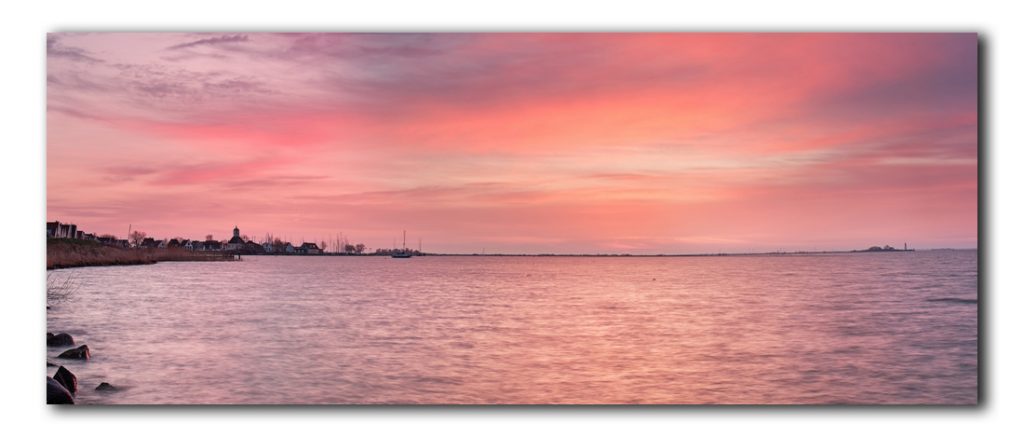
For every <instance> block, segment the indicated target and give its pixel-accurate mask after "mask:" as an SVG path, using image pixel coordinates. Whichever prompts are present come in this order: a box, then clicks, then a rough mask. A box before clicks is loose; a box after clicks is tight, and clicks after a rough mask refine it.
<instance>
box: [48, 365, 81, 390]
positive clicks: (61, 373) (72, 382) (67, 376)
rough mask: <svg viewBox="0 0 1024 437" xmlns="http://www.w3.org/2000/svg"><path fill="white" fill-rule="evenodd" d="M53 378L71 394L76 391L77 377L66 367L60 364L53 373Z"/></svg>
mask: <svg viewBox="0 0 1024 437" xmlns="http://www.w3.org/2000/svg"><path fill="white" fill-rule="evenodd" d="M53 379H54V380H55V381H57V382H59V383H60V385H63V386H64V388H66V389H67V390H68V392H70V393H71V394H72V395H73V394H75V393H77V392H78V377H76V376H75V374H74V373H71V371H70V370H68V368H67V367H64V366H60V368H59V369H57V373H54V374H53Z"/></svg>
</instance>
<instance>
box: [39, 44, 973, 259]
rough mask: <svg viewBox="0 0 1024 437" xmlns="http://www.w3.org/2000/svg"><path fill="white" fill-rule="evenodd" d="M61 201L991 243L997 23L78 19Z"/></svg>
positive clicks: (263, 214) (298, 236)
mask: <svg viewBox="0 0 1024 437" xmlns="http://www.w3.org/2000/svg"><path fill="white" fill-rule="evenodd" d="M46 47H47V84H48V85H47V104H48V108H47V132H46V133H47V219H48V220H60V221H67V222H71V223H76V224H78V225H79V228H80V229H83V230H85V231H86V232H96V233H113V234H116V235H118V236H120V237H122V238H124V237H126V234H127V230H128V226H129V224H131V226H132V228H133V229H139V230H143V231H145V232H147V233H149V234H150V235H153V236H156V237H186V238H202V237H203V236H205V235H206V234H213V235H214V237H215V238H218V239H226V238H229V237H230V232H231V228H232V227H233V226H235V225H238V227H239V228H241V231H242V233H243V234H247V235H249V236H250V237H253V238H254V239H257V240H259V239H262V237H263V236H264V235H265V234H266V233H268V232H269V233H273V234H275V235H277V236H280V237H282V238H287V239H289V240H291V241H293V242H301V241H303V240H306V241H317V242H319V241H320V240H322V239H324V240H330V239H332V238H333V237H334V236H335V235H337V234H338V233H344V235H345V236H347V237H348V238H349V239H350V240H352V241H353V242H362V243H365V244H366V245H367V246H369V247H371V248H378V247H391V246H392V244H393V241H394V240H395V239H396V238H397V239H398V244H401V235H402V230H403V229H406V230H408V235H409V242H410V246H413V247H415V245H416V243H417V241H418V239H420V238H422V240H423V246H424V250H427V251H434V252H479V251H481V250H484V249H486V251H487V252H489V253H496V252H506V253H534V252H557V253H582V252H589V253H635V254H650V253H701V252H719V251H726V252H734V251H772V250H779V249H782V250H826V249H852V248H865V247H867V246H871V245H882V244H891V245H894V246H897V245H898V246H900V247H902V244H903V243H904V242H908V243H909V244H910V245H911V246H912V247H917V248H936V247H971V248H973V247H976V245H977V213H978V204H977V202H978V197H977V189H978V187H977V177H978V165H977V152H978V143H977V131H978V114H977V80H978V76H977V38H976V35H975V34H686V33H682V34H470V33H466V34H267V33H250V34H242V33H230V34H211V33H199V34H184V33H182V34H171V33H56V34H50V35H49V36H48V37H47V41H46Z"/></svg>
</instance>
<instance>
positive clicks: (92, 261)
mask: <svg viewBox="0 0 1024 437" xmlns="http://www.w3.org/2000/svg"><path fill="white" fill-rule="evenodd" d="M926 250H928V251H935V250H977V248H968V249H954V248H940V249H926ZM915 251H916V250H915V249H906V250H904V249H883V250H877V249H876V250H872V249H855V250H823V251H792V252H784V251H776V252H719V253H676V254H628V253H623V254H594V253H582V254H570V253H526V254H514V253H421V254H415V255H414V256H413V258H417V257H422V256H427V257H491V258H494V257H510V258H511V257H520V258H522V257H532V258H704V257H723V256H731V257H754V256H814V255H842V254H859V253H863V254H872V253H907V252H915ZM250 256H260V257H263V256H267V257H275V256H283V257H350V256H351V257H385V258H387V257H389V255H388V254H378V253H367V254H351V253H322V254H298V253H296V254H271V253H267V254H260V253H249V254H246V253H242V254H238V253H234V252H193V251H187V250H184V249H125V248H117V247H110V246H104V245H102V244H99V243H95V242H86V241H81V240H66V239H48V240H47V257H46V269H47V270H56V269H66V268H75V267H102V266H119V265H146V264H155V263H157V262H161V261H163V262H166V261H188V262H209V261H217V262H220V261H229V260H244V259H245V258H246V257H250Z"/></svg>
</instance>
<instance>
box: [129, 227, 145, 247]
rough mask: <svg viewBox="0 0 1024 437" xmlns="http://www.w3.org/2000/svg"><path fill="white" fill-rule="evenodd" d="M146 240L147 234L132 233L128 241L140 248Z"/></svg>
mask: <svg viewBox="0 0 1024 437" xmlns="http://www.w3.org/2000/svg"><path fill="white" fill-rule="evenodd" d="M145 239H146V233H145V232H142V231H132V233H131V234H130V235H128V240H130V241H131V242H132V246H135V247H139V245H140V244H142V240H145Z"/></svg>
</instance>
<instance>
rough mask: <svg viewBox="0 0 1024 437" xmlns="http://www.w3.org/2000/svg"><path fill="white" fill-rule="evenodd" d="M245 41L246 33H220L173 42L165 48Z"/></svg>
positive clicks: (174, 48) (247, 39)
mask: <svg viewBox="0 0 1024 437" xmlns="http://www.w3.org/2000/svg"><path fill="white" fill-rule="evenodd" d="M247 41H249V36H248V35H221V36H214V37H210V38H203V39H197V40H194V41H189V42H185V43H181V44H175V45H172V46H169V47H167V48H166V49H167V50H181V49H187V48H190V47H197V46H212V45H220V44H234V43H241V42H247Z"/></svg>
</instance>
